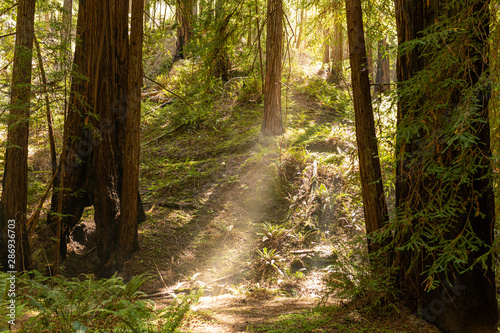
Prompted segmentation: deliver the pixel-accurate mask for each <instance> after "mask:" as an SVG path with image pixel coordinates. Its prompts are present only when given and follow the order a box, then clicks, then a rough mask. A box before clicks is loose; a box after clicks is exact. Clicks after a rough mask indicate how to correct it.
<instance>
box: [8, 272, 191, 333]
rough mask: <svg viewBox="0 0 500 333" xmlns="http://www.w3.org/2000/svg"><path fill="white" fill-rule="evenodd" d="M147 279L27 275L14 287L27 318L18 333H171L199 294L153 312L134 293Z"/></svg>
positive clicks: (151, 306)
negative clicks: (127, 279) (126, 281)
mask: <svg viewBox="0 0 500 333" xmlns="http://www.w3.org/2000/svg"><path fill="white" fill-rule="evenodd" d="M148 279H149V278H148V277H146V276H144V275H139V276H134V277H133V278H132V279H131V280H130V281H129V282H128V283H125V282H124V281H123V280H122V278H120V277H117V276H113V277H112V278H110V279H95V278H94V277H93V276H92V275H87V276H84V277H83V278H81V279H79V278H73V279H69V278H65V277H60V276H56V277H46V276H43V275H42V274H40V273H39V272H37V271H33V272H30V273H27V274H25V275H23V276H22V277H21V278H20V281H19V287H20V289H21V290H20V295H22V296H21V298H20V299H19V300H18V302H20V303H22V304H23V306H22V309H23V311H24V312H25V314H26V316H27V318H28V319H27V321H26V322H24V323H23V324H22V327H21V329H20V332H30V333H31V332H33V333H36V332H79V333H84V332H89V333H90V332H140V333H143V332H144V333H146V332H148V333H149V332H161V333H167V332H174V331H175V329H176V328H177V327H178V326H179V325H180V324H181V321H182V319H183V318H184V316H185V315H186V313H187V312H188V311H189V309H190V306H191V305H192V304H193V303H195V302H196V301H197V300H198V298H199V297H200V293H199V292H198V293H192V294H190V295H188V296H186V297H184V298H179V299H177V300H176V301H175V302H174V304H173V305H171V306H170V307H168V308H167V309H165V310H161V311H158V310H155V308H154V303H153V302H152V301H150V300H147V299H145V298H144V297H145V296H146V295H145V294H144V293H143V292H141V291H140V290H139V288H140V287H141V285H142V284H143V283H144V282H146V281H147V280H148ZM2 280H4V277H3V276H2Z"/></svg>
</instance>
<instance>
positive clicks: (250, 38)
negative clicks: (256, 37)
mask: <svg viewBox="0 0 500 333" xmlns="http://www.w3.org/2000/svg"><path fill="white" fill-rule="evenodd" d="M252 18H253V16H252V7H250V6H249V7H248V23H247V24H248V25H247V26H248V35H247V47H248V48H250V47H252V42H253V41H252V30H253V26H252V23H253V20H252Z"/></svg>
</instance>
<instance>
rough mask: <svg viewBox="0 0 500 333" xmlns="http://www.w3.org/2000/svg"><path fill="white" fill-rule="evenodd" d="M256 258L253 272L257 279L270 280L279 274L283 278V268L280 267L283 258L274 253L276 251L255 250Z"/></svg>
mask: <svg viewBox="0 0 500 333" xmlns="http://www.w3.org/2000/svg"><path fill="white" fill-rule="evenodd" d="M256 254H257V258H256V259H255V263H254V266H255V272H256V275H257V278H258V279H259V278H270V277H271V276H273V275H275V273H279V274H280V275H282V276H284V275H285V274H284V273H283V267H281V265H280V262H282V261H283V258H282V257H281V256H280V255H279V254H278V253H276V249H268V248H267V247H265V248H263V249H262V250H259V249H257V250H256Z"/></svg>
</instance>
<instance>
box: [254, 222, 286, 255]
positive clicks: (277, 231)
mask: <svg viewBox="0 0 500 333" xmlns="http://www.w3.org/2000/svg"><path fill="white" fill-rule="evenodd" d="M257 235H258V236H260V237H262V238H261V242H262V246H265V247H269V248H272V249H279V248H281V247H282V246H283V244H284V241H285V239H286V237H287V236H288V230H287V229H286V228H285V227H284V226H283V225H281V224H276V225H275V224H272V223H269V222H264V223H263V224H262V231H261V232H258V233H257Z"/></svg>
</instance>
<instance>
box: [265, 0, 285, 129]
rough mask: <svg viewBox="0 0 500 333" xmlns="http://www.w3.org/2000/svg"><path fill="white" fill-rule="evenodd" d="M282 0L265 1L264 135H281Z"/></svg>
mask: <svg viewBox="0 0 500 333" xmlns="http://www.w3.org/2000/svg"><path fill="white" fill-rule="evenodd" d="M281 1H282V0H268V1H267V38H266V80H265V83H264V120H263V122H262V128H261V130H262V133H264V135H280V134H282V133H283V120H282V119H281V53H282V49H283V45H282V41H283V4H282V2H281Z"/></svg>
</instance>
